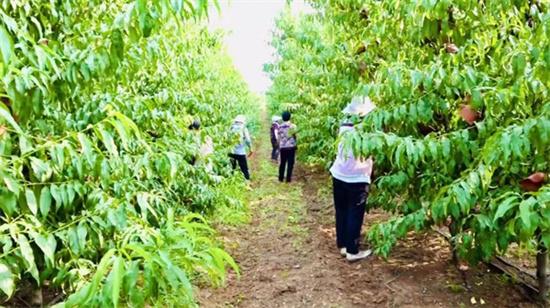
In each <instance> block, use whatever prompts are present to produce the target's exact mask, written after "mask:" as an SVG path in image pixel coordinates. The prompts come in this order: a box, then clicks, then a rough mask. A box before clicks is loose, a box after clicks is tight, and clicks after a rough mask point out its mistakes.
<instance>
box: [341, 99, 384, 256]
mask: <svg viewBox="0 0 550 308" xmlns="http://www.w3.org/2000/svg"><path fill="white" fill-rule="evenodd" d="M375 108H376V106H374V104H373V103H372V102H371V100H370V99H369V98H368V97H366V96H356V97H354V98H353V99H352V101H351V103H350V104H349V105H348V106H346V108H344V110H343V111H342V112H343V113H344V114H345V115H346V118H347V119H346V121H344V122H343V123H342V125H341V127H340V136H341V137H342V138H343V137H345V135H346V134H350V133H352V132H353V131H354V130H355V128H354V123H353V122H354V121H353V120H352V118H353V117H359V118H360V119H362V118H363V117H365V116H366V115H367V114H368V113H370V112H371V111H372V110H374V109H375ZM372 168H373V161H372V159H371V158H367V159H361V158H356V157H354V155H353V153H352V151H351V149H349V150H345V149H344V145H343V142H340V144H339V145H338V154H337V156H336V160H335V161H334V163H333V165H332V167H331V168H330V173H331V174H332V180H333V193H334V207H335V212H336V245H337V246H338V248H339V249H340V253H341V254H342V256H345V257H346V259H347V260H348V261H350V262H353V261H358V260H361V259H364V258H366V257H368V256H369V255H370V254H371V253H372V252H371V250H370V249H369V250H363V251H360V250H359V237H360V234H361V226H362V225H363V218H364V216H365V207H366V201H367V195H368V188H369V184H370V182H371V174H372Z"/></svg>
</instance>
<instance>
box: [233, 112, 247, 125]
mask: <svg viewBox="0 0 550 308" xmlns="http://www.w3.org/2000/svg"><path fill="white" fill-rule="evenodd" d="M245 121H246V117H245V116H244V115H242V114H239V115H238V116H236V117H235V120H233V122H235V123H244V122H245Z"/></svg>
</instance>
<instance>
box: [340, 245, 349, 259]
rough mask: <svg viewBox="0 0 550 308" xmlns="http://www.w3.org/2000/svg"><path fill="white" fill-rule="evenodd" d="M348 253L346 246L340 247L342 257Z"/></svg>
mask: <svg viewBox="0 0 550 308" xmlns="http://www.w3.org/2000/svg"><path fill="white" fill-rule="evenodd" d="M347 254H348V253H347V252H346V247H344V248H340V255H341V256H342V257H345V256H346V255H347Z"/></svg>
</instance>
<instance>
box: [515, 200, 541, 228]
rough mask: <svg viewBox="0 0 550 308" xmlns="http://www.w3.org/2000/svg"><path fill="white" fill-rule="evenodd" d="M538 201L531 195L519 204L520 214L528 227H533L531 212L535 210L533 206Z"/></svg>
mask: <svg viewBox="0 0 550 308" xmlns="http://www.w3.org/2000/svg"><path fill="white" fill-rule="evenodd" d="M536 203H537V199H535V198H533V197H530V198H529V199H527V200H523V201H522V202H521V203H520V204H519V216H520V218H521V221H522V222H523V224H524V225H525V226H526V227H527V229H530V228H531V214H532V211H533V206H534V205H535V204H536Z"/></svg>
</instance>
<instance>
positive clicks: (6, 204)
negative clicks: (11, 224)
mask: <svg viewBox="0 0 550 308" xmlns="http://www.w3.org/2000/svg"><path fill="white" fill-rule="evenodd" d="M0 208H1V209H2V210H3V211H4V213H6V214H7V216H13V214H15V213H18V210H19V208H18V207H17V197H16V196H15V194H14V193H13V192H11V191H9V190H7V189H3V188H2V189H0Z"/></svg>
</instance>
